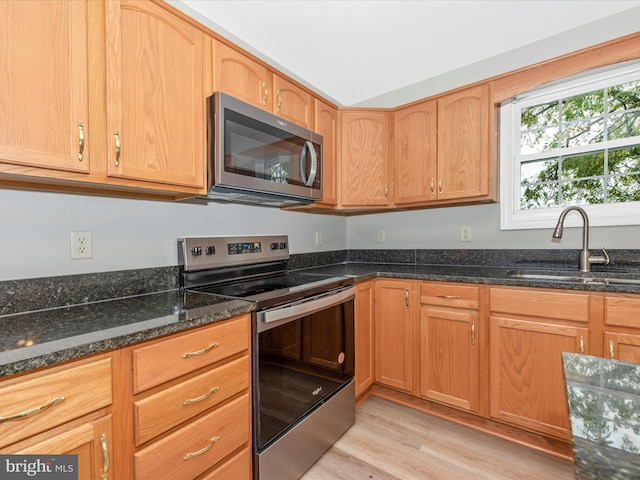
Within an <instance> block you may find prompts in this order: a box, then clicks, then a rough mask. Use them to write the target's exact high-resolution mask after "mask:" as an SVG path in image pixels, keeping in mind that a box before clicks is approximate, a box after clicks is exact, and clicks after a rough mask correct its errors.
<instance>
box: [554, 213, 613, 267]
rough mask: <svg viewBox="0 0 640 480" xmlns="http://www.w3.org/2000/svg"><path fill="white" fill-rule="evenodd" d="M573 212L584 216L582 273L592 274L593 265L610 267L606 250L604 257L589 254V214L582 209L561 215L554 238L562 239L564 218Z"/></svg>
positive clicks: (603, 250)
mask: <svg viewBox="0 0 640 480" xmlns="http://www.w3.org/2000/svg"><path fill="white" fill-rule="evenodd" d="M571 210H575V211H576V212H578V213H579V214H580V215H581V216H582V221H583V225H582V252H580V271H581V272H590V271H591V264H592V263H599V264H602V265H609V255H607V252H606V251H605V249H604V248H601V250H602V253H603V254H604V257H599V256H591V253H590V252H589V217H587V212H585V211H584V210H583V209H582V208H580V207H568V208H565V209H564V210H563V211H562V213H561V214H560V218H558V224H557V225H556V228H555V230H554V231H553V235H552V236H551V237H552V238H557V239H560V238H562V226H563V224H564V217H566V216H567V213H569V212H570V211H571Z"/></svg>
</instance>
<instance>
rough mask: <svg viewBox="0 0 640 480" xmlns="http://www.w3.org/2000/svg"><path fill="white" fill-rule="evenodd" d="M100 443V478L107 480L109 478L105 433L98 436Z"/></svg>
mask: <svg viewBox="0 0 640 480" xmlns="http://www.w3.org/2000/svg"><path fill="white" fill-rule="evenodd" d="M100 445H102V475H100V480H107V479H108V478H109V445H108V444H107V434H106V433H103V434H102V435H101V436H100Z"/></svg>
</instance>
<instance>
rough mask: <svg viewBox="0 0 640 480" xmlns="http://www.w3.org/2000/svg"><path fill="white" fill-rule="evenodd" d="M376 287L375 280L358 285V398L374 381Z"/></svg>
mask: <svg viewBox="0 0 640 480" xmlns="http://www.w3.org/2000/svg"><path fill="white" fill-rule="evenodd" d="M374 285H375V282H374V281H373V280H371V281H368V282H364V283H358V284H357V285H356V301H355V330H356V380H355V382H356V397H358V396H359V395H360V394H362V393H363V392H365V391H366V390H367V389H368V388H369V387H370V386H371V385H373V381H374V366H373V323H374V305H375V304H374V292H375V289H374Z"/></svg>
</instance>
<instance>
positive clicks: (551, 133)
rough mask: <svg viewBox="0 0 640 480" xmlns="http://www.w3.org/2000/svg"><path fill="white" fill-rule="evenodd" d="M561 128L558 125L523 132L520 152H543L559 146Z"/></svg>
mask: <svg viewBox="0 0 640 480" xmlns="http://www.w3.org/2000/svg"><path fill="white" fill-rule="evenodd" d="M558 137H559V130H558V127H557V126H553V127H549V128H543V129H540V130H529V131H526V132H522V136H521V137H520V153H521V154H522V155H526V154H529V153H541V152H545V151H547V150H551V149H552V148H558Z"/></svg>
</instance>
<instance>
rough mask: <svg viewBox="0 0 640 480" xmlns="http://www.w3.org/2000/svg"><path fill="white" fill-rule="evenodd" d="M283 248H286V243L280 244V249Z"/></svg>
mask: <svg viewBox="0 0 640 480" xmlns="http://www.w3.org/2000/svg"><path fill="white" fill-rule="evenodd" d="M285 248H287V244H286V243H284V242H283V243H281V244H280V249H282V250H284V249H285Z"/></svg>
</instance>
